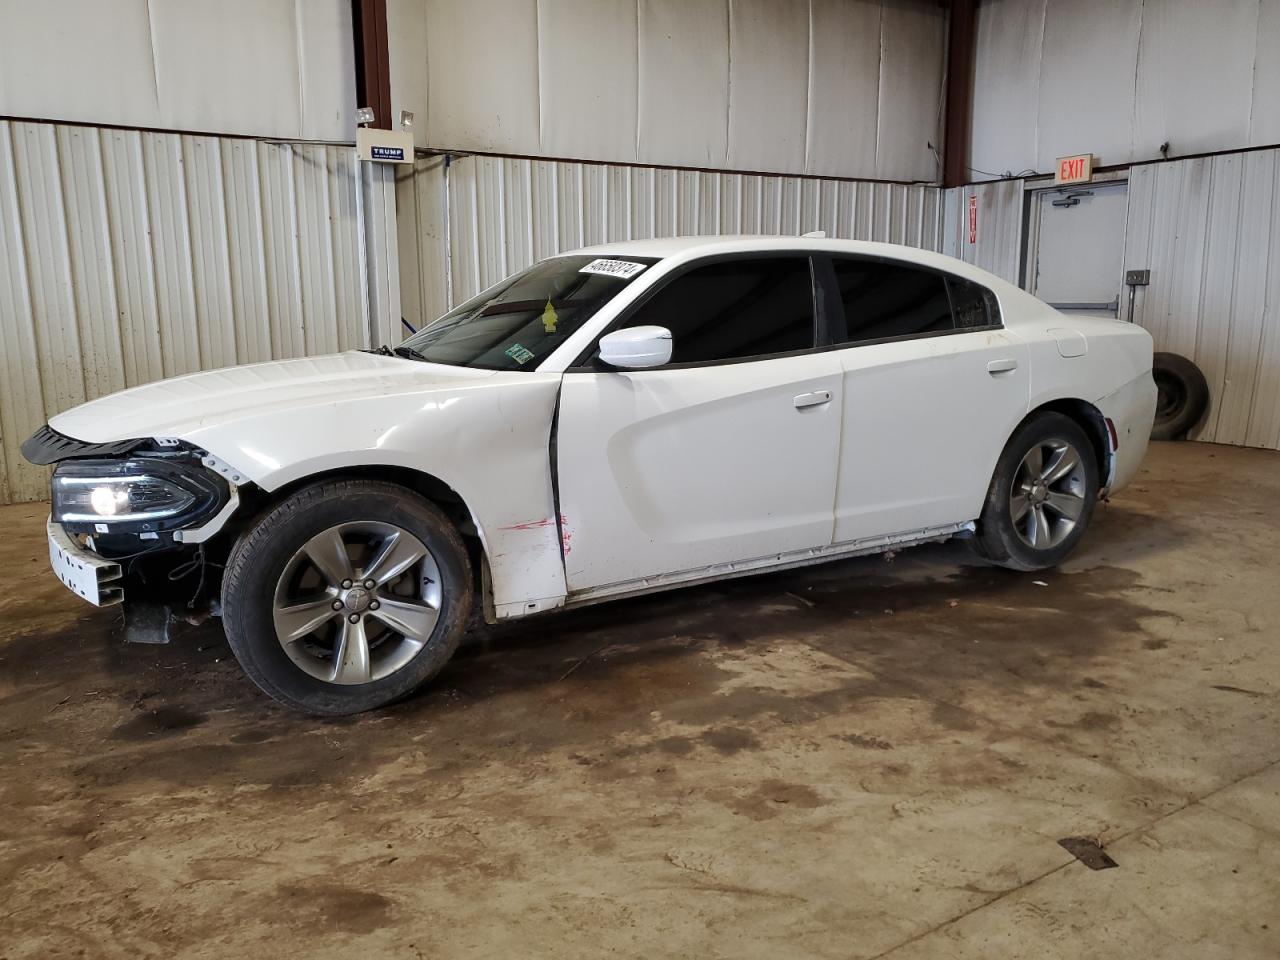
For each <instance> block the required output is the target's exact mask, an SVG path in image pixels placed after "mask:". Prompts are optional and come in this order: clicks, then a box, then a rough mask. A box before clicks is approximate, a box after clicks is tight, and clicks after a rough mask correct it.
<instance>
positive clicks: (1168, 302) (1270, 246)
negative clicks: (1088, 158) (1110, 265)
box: [1125, 150, 1280, 449]
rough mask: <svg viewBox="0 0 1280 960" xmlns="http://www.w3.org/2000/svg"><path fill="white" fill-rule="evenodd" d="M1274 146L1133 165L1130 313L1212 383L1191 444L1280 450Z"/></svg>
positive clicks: (1278, 209) (1279, 209) (1279, 263)
mask: <svg viewBox="0 0 1280 960" xmlns="http://www.w3.org/2000/svg"><path fill="white" fill-rule="evenodd" d="M1278 201H1280V150H1263V151H1254V152H1250V153H1237V154H1224V155H1220V156H1216V157H1209V158H1198V159H1194V160H1181V161H1175V162H1171V163H1160V164H1151V165H1149V166H1140V167H1134V168H1133V169H1132V170H1131V171H1130V173H1129V216H1128V220H1127V224H1126V230H1125V269H1126V270H1136V269H1149V270H1150V271H1151V285H1150V286H1148V287H1144V288H1140V289H1139V290H1138V292H1137V295H1136V298H1135V304H1134V320H1135V322H1137V323H1140V324H1141V325H1142V326H1144V327H1146V328H1147V330H1149V331H1150V332H1151V335H1152V338H1153V339H1154V340H1155V348H1156V349H1157V350H1167V351H1171V352H1174V353H1180V354H1183V355H1185V356H1187V357H1190V358H1191V359H1192V360H1193V361H1195V363H1196V364H1197V365H1198V366H1199V367H1200V369H1201V370H1202V371H1203V372H1204V374H1205V379H1206V380H1207V381H1208V383H1209V393H1210V408H1209V412H1208V414H1207V416H1206V417H1205V419H1204V421H1203V423H1202V424H1201V425H1200V427H1199V429H1198V430H1197V431H1196V433H1195V434H1194V436H1195V438H1196V439H1199V440H1209V441H1213V442H1216V443H1231V444H1247V445H1249V446H1258V447H1267V448H1272V449H1280V258H1278V257H1276V256H1275V251H1276V250H1277V249H1280V202H1278Z"/></svg>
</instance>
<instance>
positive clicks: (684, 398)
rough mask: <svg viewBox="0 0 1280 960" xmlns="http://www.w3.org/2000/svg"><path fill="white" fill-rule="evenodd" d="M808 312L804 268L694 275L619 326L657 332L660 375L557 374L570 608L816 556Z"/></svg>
mask: <svg viewBox="0 0 1280 960" xmlns="http://www.w3.org/2000/svg"><path fill="white" fill-rule="evenodd" d="M812 306H813V301H812V285H811V281H810V271H809V262H808V259H807V258H780V259H773V260H768V261H763V260H745V259H735V260H728V261H723V262H717V263H714V264H711V265H705V266H701V267H695V268H694V269H691V270H689V271H688V272H686V273H684V274H682V275H681V276H679V277H676V278H674V279H672V280H669V281H668V282H667V283H666V284H664V285H663V286H662V288H661V289H660V290H659V291H658V292H657V293H656V294H655V295H654V296H653V297H651V298H650V299H649V300H647V301H646V302H645V303H644V304H643V305H641V306H640V308H639V310H638V311H637V312H636V313H635V314H633V315H632V316H630V317H628V318H627V319H626V320H625V321H624V325H626V326H640V325H645V324H658V325H661V326H666V327H668V328H669V329H670V330H671V331H672V344H673V350H674V353H673V357H672V361H673V366H671V367H664V368H660V369H655V370H635V371H621V370H609V369H607V368H601V369H598V370H596V371H592V372H574V371H570V372H568V373H566V374H565V375H564V383H563V386H562V388H561V396H560V411H559V417H558V421H557V422H558V426H557V430H556V473H557V478H558V487H559V496H560V505H561V514H562V516H561V525H562V534H563V538H564V551H565V575H566V579H567V581H568V586H569V591H570V593H571V594H573V593H579V592H582V591H584V590H589V589H592V588H598V587H602V586H606V585H612V584H623V583H629V582H632V581H636V580H639V579H642V578H649V577H655V576H662V575H668V574H678V573H681V572H687V571H695V570H698V569H700V568H705V567H708V566H711V565H714V564H722V563H729V562H735V561H744V560H755V559H761V558H765V557H769V556H776V555H778V554H783V553H790V552H792V551H796V550H804V549H809V548H813V547H824V546H827V545H828V544H830V542H831V530H832V508H833V503H834V500H835V484H836V461H837V456H838V446H839V439H840V432H839V426H840V410H841V397H840V391H841V374H840V362H839V360H838V359H837V358H836V356H835V354H834V353H832V352H802V351H806V350H810V351H811V349H812V345H813V342H814V339H813V338H814V325H813V314H812ZM757 358H758V359H757ZM725 361H729V362H725Z"/></svg>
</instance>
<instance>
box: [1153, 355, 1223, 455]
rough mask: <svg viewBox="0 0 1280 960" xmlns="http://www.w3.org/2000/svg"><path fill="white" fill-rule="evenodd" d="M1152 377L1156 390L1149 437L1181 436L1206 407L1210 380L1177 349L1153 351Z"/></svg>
mask: <svg viewBox="0 0 1280 960" xmlns="http://www.w3.org/2000/svg"><path fill="white" fill-rule="evenodd" d="M1151 377H1152V379H1154V380H1155V382H1156V389H1157V391H1158V396H1157V400H1156V418H1155V423H1153V424H1152V425H1151V439H1152V440H1180V439H1182V438H1183V437H1185V436H1186V435H1187V433H1188V431H1190V430H1191V428H1192V427H1194V426H1195V425H1196V424H1197V423H1199V422H1200V418H1201V417H1203V416H1204V412H1205V410H1207V409H1208V408H1209V384H1208V383H1206V382H1205V379H1204V374H1203V373H1201V372H1200V368H1199V367H1197V366H1196V365H1195V364H1194V363H1192V362H1191V361H1190V360H1188V359H1187V358H1186V357H1184V356H1181V355H1179V354H1176V353H1157V354H1155V356H1154V357H1152V360H1151Z"/></svg>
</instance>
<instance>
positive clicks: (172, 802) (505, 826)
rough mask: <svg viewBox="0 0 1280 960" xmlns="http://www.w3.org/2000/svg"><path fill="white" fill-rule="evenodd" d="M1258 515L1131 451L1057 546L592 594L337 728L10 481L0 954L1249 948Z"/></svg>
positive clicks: (1275, 711) (1275, 614) (1224, 464)
mask: <svg viewBox="0 0 1280 960" xmlns="http://www.w3.org/2000/svg"><path fill="white" fill-rule="evenodd" d="M1277 504H1280V454H1276V453H1267V452H1262V451H1255V450H1240V449H1233V448H1226V447H1214V446H1209V445H1200V444H1164V445H1157V446H1155V447H1154V448H1153V450H1152V452H1151V455H1150V457H1149V459H1148V461H1147V464H1146V469H1145V472H1144V473H1143V475H1142V476H1141V477H1140V478H1139V480H1138V481H1137V483H1136V484H1135V486H1134V487H1133V488H1131V489H1130V490H1129V491H1126V492H1125V493H1124V494H1122V495H1121V496H1120V497H1119V498H1117V500H1116V501H1115V502H1114V503H1112V504H1110V505H1106V506H1104V507H1101V508H1100V509H1099V511H1098V513H1097V514H1096V516H1095V520H1094V527H1093V530H1092V531H1091V533H1090V535H1089V536H1088V537H1087V538H1086V540H1085V543H1084V545H1083V547H1082V549H1081V550H1080V552H1079V553H1078V554H1077V556H1076V557H1075V559H1074V560H1073V562H1071V563H1070V564H1069V565H1068V566H1066V567H1065V568H1063V569H1062V570H1058V571H1053V572H1050V573H1048V574H1044V575H1039V576H1037V575H1016V574H1009V573H1006V572H1004V571H999V570H992V569H986V568H982V567H977V566H973V565H965V566H961V564H968V563H969V560H968V556H967V554H966V552H965V551H964V549H963V548H962V546H961V545H959V544H949V545H944V546H940V547H931V548H921V549H918V550H915V551H908V552H905V553H903V554H900V555H899V556H898V557H897V558H896V559H894V560H892V561H891V562H886V561H885V560H884V559H883V558H874V559H864V560H857V561H850V562H844V563H840V564H836V565H833V566H828V567H825V568H817V569H814V570H809V571H800V572H796V573H790V574H784V575H774V576H767V577H763V578H756V579H752V580H743V581H737V582H735V583H729V584H723V585H719V586H713V587H708V588H699V589H692V590H686V591H681V592H678V593H673V594H668V595H666V596H659V597H655V598H650V599H646V600H638V601H629V602H625V603H621V604H614V605H611V606H601V607H598V608H594V609H591V610H587V611H584V612H581V613H578V614H566V615H563V616H560V617H558V618H548V619H545V620H540V621H534V622H529V623H527V624H525V625H523V626H513V627H510V628H505V629H500V630H493V631H488V632H486V633H485V634H483V635H482V636H479V637H477V639H476V641H475V642H474V643H473V644H472V645H471V646H470V647H469V648H468V649H465V650H464V651H463V652H462V653H461V654H460V655H459V656H458V658H457V659H456V660H455V662H454V663H453V664H452V665H451V666H450V668H449V669H448V670H447V672H446V673H445V674H444V675H443V676H442V677H441V678H440V679H439V680H438V681H437V682H436V683H435V685H434V686H433V687H432V688H430V689H429V690H427V691H426V692H424V693H423V694H422V695H420V696H419V697H417V698H416V699H414V700H412V701H411V702H408V703H406V704H403V705H401V706H399V707H396V708H395V709H392V710H389V711H386V712H384V713H382V714H378V715H372V716H365V717H361V718H357V719H354V720H350V721H344V722H320V721H315V720H310V719H307V718H304V717H300V716H297V715H294V714H291V713H288V712H286V711H284V710H282V709H278V708H276V707H275V706H273V705H272V704H271V703H270V702H269V701H267V700H266V699H265V698H264V697H263V696H261V695H260V694H259V693H258V692H257V691H256V689H254V688H253V687H252V686H251V685H250V683H249V681H248V680H247V679H245V678H244V677H243V676H242V675H241V674H240V672H239V670H238V668H237V667H236V665H235V663H234V661H232V660H231V659H230V655H229V652H228V650H227V647H226V644H225V642H224V641H223V639H222V637H221V634H220V631H219V630H218V629H217V627H216V626H211V627H204V628H199V629H190V630H189V631H188V632H187V634H186V636H185V637H184V638H182V640H181V641H180V642H177V643H175V644H173V645H171V646H169V647H155V648H152V647H127V646H124V645H122V644H121V643H120V642H119V641H118V638H117V636H116V633H117V626H116V619H117V618H116V616H115V615H114V614H112V613H111V612H109V611H107V612H103V611H97V610H93V609H91V608H89V607H86V606H84V605H82V604H81V603H80V602H78V601H76V600H75V599H74V598H73V597H72V596H71V595H70V594H69V593H67V592H66V591H65V590H64V589H63V588H62V587H61V586H60V585H59V584H58V583H57V582H56V581H55V580H54V579H53V578H52V576H51V575H50V574H49V573H48V571H47V569H46V560H45V556H44V552H45V547H44V540H43V518H44V513H45V510H44V507H43V505H26V506H18V507H10V508H5V509H4V510H0V522H2V524H3V525H2V526H0V529H3V530H4V531H5V534H4V538H3V540H2V541H0V561H2V562H3V565H4V569H7V570H10V571H16V576H15V575H13V574H12V573H11V575H10V577H9V579H8V586H7V589H6V590H5V591H4V595H3V597H0V624H3V627H0V631H2V632H0V764H2V766H0V771H2V773H3V779H2V782H0V804H3V806H2V809H3V811H4V816H3V817H2V818H0V891H3V894H2V895H0V956H3V957H5V958H8V960H17V958H27V957H31V958H36V957H38V958H42V960H43V958H50V957H61V956H91V957H139V956H143V957H148V956H163V957H184V958H186V957H192V958H197V957H219V958H222V957H229V956H264V955H269V956H271V957H273V958H277V960H282V958H291V957H306V958H309V960H319V958H327V957H344V958H345V957H352V956H357V955H359V956H363V957H375V956H388V957H391V956H394V957H430V958H433V960H434V958H441V957H477V958H480V957H483V958H486V960H488V958H493V957H504V956H548V955H553V954H554V955H556V956H558V957H599V956H602V955H615V956H635V957H646V958H648V957H654V956H663V957H698V958H705V957H711V956H725V957H734V958H748V957H764V958H770V960H776V958H778V957H833V958H834V957H840V958H848V957H879V956H885V955H889V956H892V957H894V958H895V960H906V958H939V957H963V958H970V957H972V958H975V960H976V958H983V960H990V958H996V957H1034V958H1037V960H1042V958H1050V957H1090V958H1093V957H1097V956H1107V955H1111V956H1124V957H1132V956H1144V957H1156V956H1159V957H1188V958H1195V960H1207V958H1215V957H1224V958H1225V957H1231V958H1235V960H1239V958H1245V957H1276V956H1280V643H1278V642H1277V641H1278V640H1280V636H1278V633H1280V628H1278V624H1280V508H1277ZM1037 581H1041V583H1037ZM1073 836H1089V837H1097V838H1099V839H1100V840H1101V841H1102V842H1103V843H1104V844H1105V845H1106V849H1107V851H1108V852H1109V853H1110V854H1111V856H1112V857H1114V859H1115V860H1116V861H1117V862H1118V864H1119V866H1118V868H1116V869H1109V870H1102V871H1093V870H1089V869H1088V868H1086V867H1085V866H1084V865H1083V864H1081V863H1080V862H1078V861H1076V860H1075V859H1073V857H1072V856H1071V855H1070V854H1068V853H1067V852H1066V851H1065V850H1064V849H1063V848H1062V847H1060V846H1059V845H1058V843H1057V840H1058V839H1059V838H1063V837H1073Z"/></svg>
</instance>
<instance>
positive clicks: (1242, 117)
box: [1075, 0, 1261, 156]
mask: <svg viewBox="0 0 1280 960" xmlns="http://www.w3.org/2000/svg"><path fill="white" fill-rule="evenodd" d="M1260 3H1261V0H1213V2H1212V3H1205V2H1204V0H1194V2H1192V0H1179V2H1171V0H1166V2H1163V3H1148V4H1144V5H1143V7H1142V33H1141V38H1140V40H1139V42H1138V58H1137V101H1136V109H1135V110H1134V116H1133V140H1134V146H1135V149H1136V151H1137V152H1138V155H1139V156H1152V155H1154V154H1155V151H1156V150H1157V148H1158V147H1159V145H1160V144H1162V143H1166V142H1167V143H1169V144H1170V145H1171V147H1174V148H1175V153H1183V154H1186V153H1200V152H1203V151H1210V150H1223V149H1230V148H1232V147H1245V146H1249V145H1250V141H1249V113H1250V111H1251V109H1252V107H1253V65H1254V56H1255V54H1256V52H1257V44H1256V43H1255V39H1254V33H1255V31H1256V30H1257V27H1258V11H1259V8H1260ZM1081 149H1082V150H1083V149H1086V148H1081ZM1075 152H1080V151H1075Z"/></svg>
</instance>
